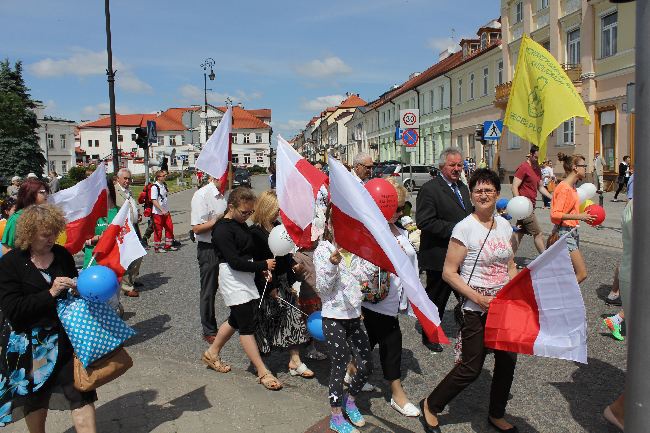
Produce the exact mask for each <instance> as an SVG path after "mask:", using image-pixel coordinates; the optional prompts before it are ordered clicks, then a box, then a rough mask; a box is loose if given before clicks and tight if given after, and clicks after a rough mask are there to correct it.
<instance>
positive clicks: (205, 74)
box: [201, 57, 216, 143]
mask: <svg viewBox="0 0 650 433" xmlns="http://www.w3.org/2000/svg"><path fill="white" fill-rule="evenodd" d="M215 63H216V62H215V61H214V59H213V58H212V57H208V58H207V59H205V60H204V61H203V63H201V67H202V68H203V97H204V101H203V102H204V104H203V115H204V117H205V142H206V143H207V142H208V139H209V138H210V132H209V131H208V77H209V78H210V81H214V77H215V75H214V70H213V69H212V67H213V66H214V64H215ZM208 68H210V74H209V75H208Z"/></svg>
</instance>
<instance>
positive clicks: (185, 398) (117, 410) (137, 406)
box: [65, 386, 212, 433]
mask: <svg viewBox="0 0 650 433" xmlns="http://www.w3.org/2000/svg"><path fill="white" fill-rule="evenodd" d="M157 396H158V391H156V390H153V389H148V390H143V391H134V392H130V393H128V394H125V395H123V396H121V397H118V398H116V399H114V400H111V401H109V402H108V403H105V404H103V405H101V406H100V407H99V408H97V425H98V426H101V425H102V424H105V425H114V423H119V425H120V427H122V428H121V431H129V432H131V433H140V432H143V433H144V432H150V431H152V430H155V429H156V428H157V427H158V426H160V425H162V424H164V423H166V422H169V421H174V420H177V419H178V418H180V417H181V415H183V413H185V412H201V411H203V410H206V409H210V408H211V407H212V404H210V401H208V398H207V397H206V395H205V386H202V387H200V388H197V389H195V390H194V391H190V392H188V393H186V394H184V395H181V396H180V397H177V398H175V399H173V400H170V401H168V402H162V403H154V401H155V400H156V397H157ZM65 433H75V429H74V427H73V428H70V429H68V430H66V431H65Z"/></svg>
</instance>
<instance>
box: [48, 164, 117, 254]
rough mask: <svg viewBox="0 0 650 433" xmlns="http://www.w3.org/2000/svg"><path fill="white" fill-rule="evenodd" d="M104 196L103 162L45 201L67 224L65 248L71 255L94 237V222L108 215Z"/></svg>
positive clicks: (104, 166)
mask: <svg viewBox="0 0 650 433" xmlns="http://www.w3.org/2000/svg"><path fill="white" fill-rule="evenodd" d="M107 193H108V192H107V190H106V165H105V163H104V162H102V163H101V164H99V166H98V167H97V169H96V170H95V171H94V172H93V174H91V175H90V176H88V177H87V178H86V179H84V180H82V181H81V182H79V183H77V184H76V185H75V186H73V187H70V188H67V189H64V190H61V191H59V192H57V193H55V194H52V195H51V196H49V197H48V202H50V203H51V204H53V205H56V206H58V207H59V208H60V209H61V210H62V211H63V214H64V216H65V220H66V221H67V224H66V226H65V233H66V238H67V239H66V242H65V248H66V249H67V250H68V251H69V252H70V254H76V253H78V252H79V251H81V249H82V248H83V246H84V243H85V242H86V240H88V239H90V238H92V237H93V236H94V235H95V225H96V224H97V220H98V219H99V218H101V217H105V216H106V214H107V213H108V206H107V203H106V195H107Z"/></svg>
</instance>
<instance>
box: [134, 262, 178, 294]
mask: <svg viewBox="0 0 650 433" xmlns="http://www.w3.org/2000/svg"><path fill="white" fill-rule="evenodd" d="M170 254H171V253H170ZM170 279H171V277H168V276H166V275H164V274H163V273H162V272H152V273H150V274H146V275H142V276H141V277H140V282H142V284H143V286H142V287H139V288H138V292H148V291H149V290H154V289H157V288H159V287H160V286H162V285H165V284H167V282H168V281H169V280H170Z"/></svg>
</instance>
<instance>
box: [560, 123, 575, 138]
mask: <svg viewBox="0 0 650 433" xmlns="http://www.w3.org/2000/svg"><path fill="white" fill-rule="evenodd" d="M562 144H575V118H573V119H569V120H567V121H566V122H564V123H563V124H562Z"/></svg>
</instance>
